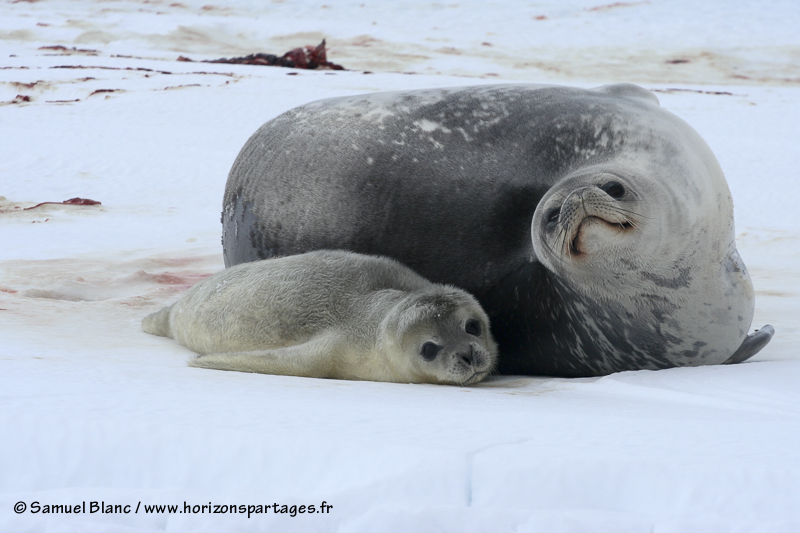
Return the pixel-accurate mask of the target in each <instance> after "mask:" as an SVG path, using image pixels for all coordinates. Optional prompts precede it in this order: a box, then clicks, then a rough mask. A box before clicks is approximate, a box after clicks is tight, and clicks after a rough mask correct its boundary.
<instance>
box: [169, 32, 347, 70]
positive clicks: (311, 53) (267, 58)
mask: <svg viewBox="0 0 800 533" xmlns="http://www.w3.org/2000/svg"><path fill="white" fill-rule="evenodd" d="M178 61H193V60H192V59H190V58H188V57H185V56H180V57H178ZM202 63H230V64H236V65H262V66H268V67H288V68H300V69H308V70H314V69H320V70H345V68H344V67H343V66H341V65H337V64H336V63H331V62H330V61H328V58H327V55H326V53H325V39H323V40H322V42H321V43H320V44H319V45H317V46H305V47H303V48H295V49H293V50H289V51H288V52H286V53H285V54H283V55H282V56H280V57H278V56H276V55H275V54H261V53H259V54H250V55H248V56H243V57H231V58H224V57H223V58H220V59H209V60H205V61H202Z"/></svg>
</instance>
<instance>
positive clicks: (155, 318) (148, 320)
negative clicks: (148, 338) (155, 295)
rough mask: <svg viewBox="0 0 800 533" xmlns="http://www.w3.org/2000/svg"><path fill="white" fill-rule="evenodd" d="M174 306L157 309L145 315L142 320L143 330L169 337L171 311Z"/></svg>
mask: <svg viewBox="0 0 800 533" xmlns="http://www.w3.org/2000/svg"><path fill="white" fill-rule="evenodd" d="M170 309H172V306H171V305H170V306H168V307H165V308H164V309H162V310H161V311H156V312H155V313H151V314H149V315H147V316H146V317H144V320H142V330H144V332H145V333H149V334H150V335H160V336H161V337H169V336H170V334H169V312H170Z"/></svg>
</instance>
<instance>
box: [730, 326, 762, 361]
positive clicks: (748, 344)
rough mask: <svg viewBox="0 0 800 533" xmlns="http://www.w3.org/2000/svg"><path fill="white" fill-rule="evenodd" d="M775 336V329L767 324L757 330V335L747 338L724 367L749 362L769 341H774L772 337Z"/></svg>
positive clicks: (752, 334) (753, 334)
mask: <svg viewBox="0 0 800 533" xmlns="http://www.w3.org/2000/svg"><path fill="white" fill-rule="evenodd" d="M773 335H775V328H773V327H772V326H770V325H769V324H767V325H766V326H764V327H763V328H761V329H760V330H759V329H757V330H756V331H755V333H751V334H750V335H748V336H747V337H745V339H744V341H743V342H742V345H741V346H739V349H738V350H736V351H735V352H734V353H733V355H732V356H730V357H729V358H728V359H726V360H725V362H723V363H722V364H723V365H734V364H736V363H741V362H742V361H747V360H748V359H750V358H751V357H753V356H754V355H755V354H757V353H758V352H760V351H761V349H762V348H763V347H764V346H766V345H767V344H769V341H770V340H771V339H772V336H773Z"/></svg>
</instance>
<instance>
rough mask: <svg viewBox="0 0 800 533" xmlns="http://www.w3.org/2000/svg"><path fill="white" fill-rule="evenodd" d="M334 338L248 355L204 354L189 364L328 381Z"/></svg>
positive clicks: (328, 337) (250, 352)
mask: <svg viewBox="0 0 800 533" xmlns="http://www.w3.org/2000/svg"><path fill="white" fill-rule="evenodd" d="M331 337H332V336H330V335H326V336H324V337H317V338H314V339H312V340H310V341H308V342H305V343H303V344H297V345H294V346H286V347H283V348H270V349H266V350H253V351H249V352H220V353H210V354H206V355H201V356H199V357H197V358H195V359H192V360H191V361H189V363H188V364H189V366H194V367H198V368H212V369H216V370H234V371H238V372H257V373H259V374H274V375H278V376H299V377H306V378H328V377H333V376H332V375H331V368H332V366H333V364H332V363H333V355H332V351H333V350H332V346H331V340H332V339H331Z"/></svg>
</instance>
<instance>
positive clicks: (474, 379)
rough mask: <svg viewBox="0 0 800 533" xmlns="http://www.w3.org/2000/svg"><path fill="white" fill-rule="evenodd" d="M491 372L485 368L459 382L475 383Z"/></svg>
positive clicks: (463, 383)
mask: <svg viewBox="0 0 800 533" xmlns="http://www.w3.org/2000/svg"><path fill="white" fill-rule="evenodd" d="M487 374H489V371H488V370H483V371H481V372H473V373H472V375H471V376H470V377H468V378H467V379H465V380H463V381H461V382H458V384H459V385H462V386H463V385H472V384H473V383H477V382H478V381H480V380H482V379H483V378H484V377H486V375H487Z"/></svg>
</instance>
